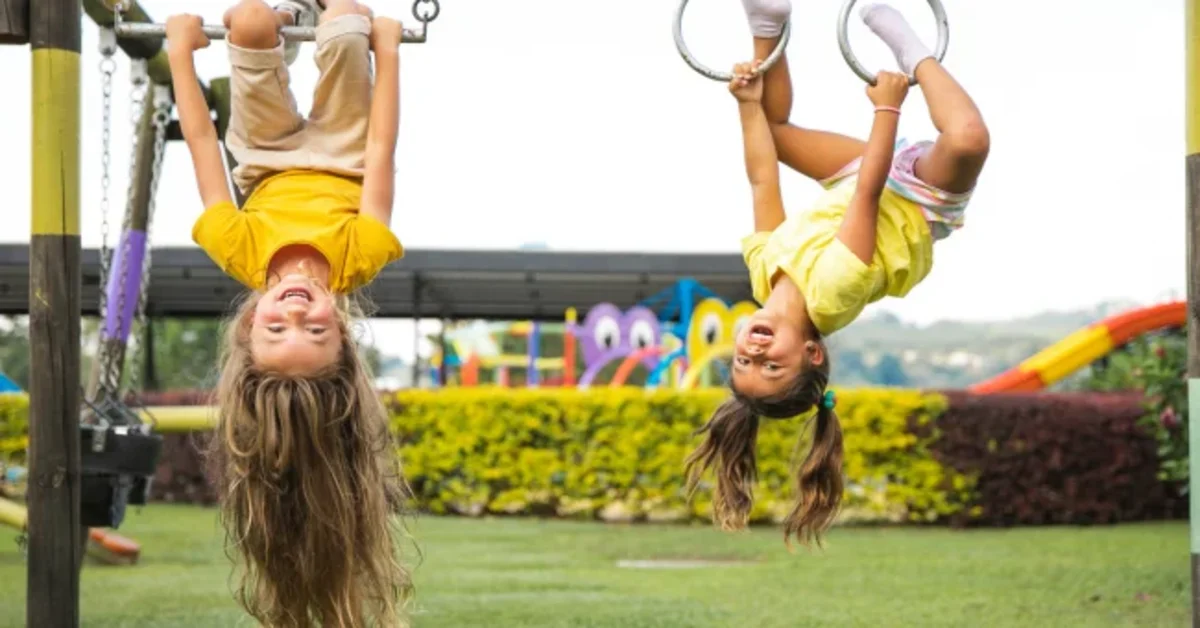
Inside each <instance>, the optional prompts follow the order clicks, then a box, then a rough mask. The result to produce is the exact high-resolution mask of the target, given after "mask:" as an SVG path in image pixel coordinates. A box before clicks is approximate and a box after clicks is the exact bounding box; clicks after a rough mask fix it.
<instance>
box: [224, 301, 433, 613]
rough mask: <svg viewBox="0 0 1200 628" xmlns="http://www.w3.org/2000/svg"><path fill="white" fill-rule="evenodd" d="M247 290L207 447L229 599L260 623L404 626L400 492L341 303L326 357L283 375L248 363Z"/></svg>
mask: <svg viewBox="0 0 1200 628" xmlns="http://www.w3.org/2000/svg"><path fill="white" fill-rule="evenodd" d="M258 297H259V295H257V294H255V295H251V296H250V298H247V299H246V300H245V301H244V302H243V303H242V304H241V305H240V306H239V307H238V309H237V312H236V314H235V315H234V316H233V317H232V318H231V319H230V320H229V321H228V322H227V328H226V331H225V339H224V340H225V341H224V347H223V350H222V357H221V363H220V380H219V383H218V385H217V391H216V397H217V404H218V406H219V416H218V426H217V430H216V433H215V437H214V438H213V439H212V444H211V447H210V461H211V463H212V465H213V467H214V468H213V471H214V472H215V473H214V475H215V476H216V477H217V479H218V487H219V495H220V513H221V523H222V525H223V527H224V529H225V538H226V553H227V554H228V555H229V556H230V558H231V559H232V560H233V561H234V562H235V563H238V567H239V568H238V570H237V585H236V591H235V593H236V598H237V600H238V602H239V603H240V604H241V606H242V607H243V608H244V609H245V610H246V612H248V613H249V614H250V615H251V616H253V617H254V618H255V619H256V620H258V621H259V622H260V623H262V624H264V625H267V626H279V627H287V628H300V627H307V626H311V625H314V624H315V625H319V626H337V627H339V628H357V627H360V626H369V625H372V624H375V625H382V626H389V627H391V626H407V625H408V623H407V619H406V616H405V612H404V611H405V608H404V607H405V603H406V601H407V599H408V598H409V596H410V594H411V589H412V584H411V579H410V577H409V574H408V572H407V570H406V569H405V567H404V565H403V564H402V563H401V561H400V556H399V543H400V541H401V540H402V537H403V534H402V532H403V531H402V528H401V527H400V525H401V522H400V518H399V517H398V515H400V514H401V513H402V511H403V507H404V503H405V501H406V500H405V498H406V497H407V493H406V490H405V485H404V482H403V479H402V476H401V473H400V468H399V461H398V458H397V454H396V450H395V447H394V444H393V441H392V438H391V434H390V432H389V430H388V415H387V411H386V409H385V408H384V406H383V403H382V401H381V400H380V398H379V396H378V394H377V393H376V391H375V389H374V386H373V384H372V380H371V375H370V372H369V370H368V368H367V366H366V364H365V363H364V362H363V361H362V360H361V358H360V356H359V349H358V343H357V341H356V340H355V339H354V338H353V336H352V335H351V333H350V330H349V328H348V326H347V321H348V320H350V317H349V309H348V307H343V308H340V309H344V310H346V311H347V315H345V316H341V317H339V326H340V327H341V331H342V347H341V355H340V356H339V359H338V361H337V362H336V363H335V364H334V365H333V366H331V367H330V369H329V370H328V371H326V372H323V373H321V374H319V375H317V376H313V377H288V376H284V375H280V374H277V373H270V372H266V371H263V370H260V369H258V368H256V367H255V366H254V363H253V360H252V358H251V355H250V343H249V329H250V321H251V317H252V316H253V311H254V308H255V305H256V304H257V301H258ZM348 305H349V303H348V302H344V303H343V306H348Z"/></svg>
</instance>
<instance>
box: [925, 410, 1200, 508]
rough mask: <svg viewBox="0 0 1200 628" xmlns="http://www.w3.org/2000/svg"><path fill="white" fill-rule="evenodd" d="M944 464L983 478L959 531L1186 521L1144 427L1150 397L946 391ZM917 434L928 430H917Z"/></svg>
mask: <svg viewBox="0 0 1200 628" xmlns="http://www.w3.org/2000/svg"><path fill="white" fill-rule="evenodd" d="M947 396H948V397H949V400H950V405H949V408H948V409H947V411H946V412H945V413H943V414H942V415H941V416H940V417H939V418H938V420H937V421H936V423H935V426H936V429H938V430H940V432H941V436H940V438H938V439H937V440H936V441H935V442H934V444H933V445H932V449H933V451H934V452H935V456H936V457H937V458H938V460H940V461H941V462H942V464H945V465H947V466H949V467H951V468H954V469H957V470H958V471H960V472H963V473H965V474H967V475H970V476H971V477H973V478H975V487H974V497H973V500H972V501H973V503H974V504H976V505H977V506H978V508H979V510H978V512H977V513H975V516H974V517H966V516H964V514H965V513H963V512H959V513H955V514H954V515H952V517H951V519H952V522H953V523H955V524H957V525H965V524H981V525H996V526H1003V525H1017V524H1022V525H1040V524H1055V523H1069V524H1091V523H1114V522H1117V521H1138V520H1149V519H1164V518H1178V517H1184V516H1186V513H1187V500H1186V498H1185V497H1183V496H1182V493H1181V492H1180V488H1181V487H1178V486H1171V485H1168V484H1166V483H1164V482H1161V481H1160V480H1159V479H1158V458H1157V451H1156V447H1157V445H1156V443H1155V441H1154V440H1153V438H1151V437H1149V436H1148V435H1146V434H1145V433H1144V432H1143V431H1142V430H1141V429H1140V428H1138V427H1137V426H1136V422H1137V420H1138V417H1140V416H1142V415H1143V414H1144V413H1145V408H1144V406H1143V405H1142V401H1141V396H1140V395H1137V394H1132V395H1095V394H1011V395H986V396H973V395H969V394H966V393H962V392H951V393H947ZM913 429H914V431H915V432H917V433H923V432H927V431H928V428H926V427H924V426H917V425H914V426H913Z"/></svg>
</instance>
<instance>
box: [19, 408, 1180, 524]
mask: <svg viewBox="0 0 1200 628" xmlns="http://www.w3.org/2000/svg"><path fill="white" fill-rule="evenodd" d="M838 393H839V394H838V414H839V416H840V418H841V421H842V426H843V431H844V432H845V446H846V454H845V467H844V471H845V474H846V480H847V482H846V486H847V488H846V496H845V500H844V503H843V505H844V508H843V512H842V519H841V520H842V521H843V522H851V521H896V522H900V521H925V522H928V521H939V522H948V523H951V524H952V525H960V526H961V525H1024V524H1046V523H1073V524H1078V523H1085V524H1086V523H1097V522H1106V523H1107V522H1117V521H1135V520H1146V519H1162V518H1175V517H1179V516H1183V515H1184V514H1185V513H1186V509H1185V506H1186V500H1184V499H1181V498H1180V493H1179V490H1178V487H1176V486H1174V485H1172V484H1170V483H1165V482H1162V481H1161V480H1159V479H1158V476H1157V473H1158V468H1157V459H1156V457H1155V451H1156V443H1155V440H1154V438H1153V436H1152V435H1149V434H1146V433H1144V431H1143V430H1142V429H1141V428H1139V427H1138V425H1137V422H1138V419H1139V417H1140V416H1141V414H1142V409H1141V404H1140V401H1139V397H1138V396H1137V395H1133V396H1130V395H1124V396H1121V395H1096V394H1075V395H1049V394H1044V393H1043V394H1035V395H982V396H980V395H970V394H967V393H963V392H950V393H947V394H945V395H943V394H938V393H923V392H918V391H911V390H895V389H886V390H844V391H842V390H839V391H838ZM725 395H726V392H725V391H723V390H701V391H645V390H641V389H633V388H622V389H608V388H603V389H593V390H591V391H579V390H569V389H555V390H527V389H521V390H512V389H499V388H473V389H472V388H451V389H444V390H439V391H407V392H402V393H398V394H395V395H389V396H388V397H387V398H386V401H387V403H389V404H390V406H391V408H392V417H393V418H392V420H393V427H394V430H395V432H396V434H397V435H398V438H399V439H400V454H401V458H402V461H403V463H404V467H405V473H406V475H407V477H408V479H409V482H410V484H411V485H412V488H413V490H414V493H415V496H416V501H417V503H416V506H417V507H418V508H420V509H421V510H424V511H428V512H434V513H446V514H462V515H468V516H479V515H484V514H493V515H505V514H511V515H538V516H557V517H574V518H585V519H592V518H598V519H603V520H609V521H637V520H653V521H683V520H704V519H705V518H707V516H708V513H709V508H710V503H709V494H710V492H709V490H708V488H709V487H708V486H701V489H700V490H699V491H698V492H697V494H696V496H695V499H694V500H693V501H692V502H691V503H689V502H688V500H687V499H686V497H687V496H686V495H685V494H684V492H683V485H684V482H683V459H684V457H685V456H686V455H687V453H688V452H689V451H691V449H692V447H694V446H695V445H696V443H697V442H698V441H697V440H696V439H695V438H694V437H693V436H692V433H693V431H694V430H695V429H696V428H697V427H698V426H700V425H702V424H703V423H704V421H706V420H707V419H708V417H709V415H710V413H711V412H712V410H713V409H714V408H715V407H716V406H717V405H718V404H719V403H721V401H722V400H723V399H724V398H725ZM147 397H148V398H147V399H146V400H145V401H146V403H147V404H148V405H190V404H195V403H198V402H202V401H203V400H204V399H205V398H206V395H203V394H188V395H184V396H182V397H181V396H180V394H179V393H165V394H159V395H148V396H147ZM27 415H28V405H27V402H26V400H25V398H24V397H23V396H20V395H0V461H4V460H14V461H16V462H17V463H18V464H19V463H20V462H21V461H23V459H24V449H25V447H26V443H27V441H26V437H25V432H26V429H27ZM802 428H803V421H801V420H792V421H766V422H764V424H763V427H762V429H761V431H760V436H759V443H758V448H757V451H758V456H759V475H760V480H759V484H758V487H757V490H756V500H755V511H754V513H753V518H754V520H755V521H758V522H764V523H765V522H770V521H777V520H779V519H780V518H781V517H782V516H783V514H784V513H785V512H786V511H787V509H788V505H789V503H790V500H791V497H792V482H793V480H792V478H791V475H790V473H789V472H788V470H789V468H790V466H791V462H792V460H793V456H795V455H796V454H797V453H803V450H802V449H799V448H797V442H798V440H799V436H800V434H801V432H802ZM206 436H207V435H204V434H168V435H166V443H165V447H164V452H163V461H162V463H161V464H160V467H159V470H158V474H157V475H156V480H155V483H154V484H153V485H152V486H153V490H154V493H153V495H152V497H153V498H155V499H160V500H167V501H179V502H187V503H201V504H206V503H211V502H212V500H213V499H214V498H215V494H214V493H213V492H212V486H211V484H210V483H209V481H208V479H207V478H206V477H205V476H204V465H203V464H202V460H200V458H199V456H200V453H199V452H200V451H201V450H203V441H205V439H206Z"/></svg>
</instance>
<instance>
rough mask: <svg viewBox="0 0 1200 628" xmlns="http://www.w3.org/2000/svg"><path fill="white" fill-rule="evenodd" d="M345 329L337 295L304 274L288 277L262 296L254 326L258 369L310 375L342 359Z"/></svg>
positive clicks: (252, 347)
mask: <svg viewBox="0 0 1200 628" xmlns="http://www.w3.org/2000/svg"><path fill="white" fill-rule="evenodd" d="M341 347H342V331H341V326H340V325H339V324H338V312H337V308H336V307H335V305H334V300H333V295H332V294H330V293H329V291H328V290H327V289H325V288H324V287H322V286H321V285H320V284H318V283H317V282H315V281H313V280H312V279H310V278H309V277H307V276H304V275H287V276H285V277H284V278H283V279H282V280H281V281H280V282H279V283H277V284H275V286H273V287H272V288H271V289H270V290H268V291H267V292H266V293H265V294H263V295H262V297H261V298H259V300H258V305H257V306H256V307H255V308H254V318H253V320H252V322H251V325H250V352H251V354H252V355H253V356H254V363H255V365H257V366H258V367H259V368H261V369H263V370H267V371H274V372H278V373H283V374H285V375H292V376H305V375H311V374H314V373H316V372H318V371H321V370H322V369H325V368H328V367H329V366H330V365H332V364H334V363H335V362H337V360H338V356H339V354H340V352H341Z"/></svg>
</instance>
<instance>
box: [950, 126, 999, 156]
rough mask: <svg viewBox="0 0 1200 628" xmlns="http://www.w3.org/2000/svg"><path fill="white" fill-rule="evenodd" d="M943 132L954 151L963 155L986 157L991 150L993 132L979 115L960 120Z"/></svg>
mask: <svg viewBox="0 0 1200 628" xmlns="http://www.w3.org/2000/svg"><path fill="white" fill-rule="evenodd" d="M942 134H943V135H945V136H946V141H947V143H948V144H949V145H950V147H951V149H952V150H953V151H954V153H955V154H957V155H961V156H963V157H986V156H987V154H988V151H989V150H991V145H992V138H991V134H990V133H989V132H988V128H987V125H986V124H984V122H983V118H981V117H979V116H969V117H967V118H965V119H963V120H958V121H956V122H955V124H954V125H953V126H951V127H950V128H948V129H946V130H945V131H944V132H943V133H942Z"/></svg>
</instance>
